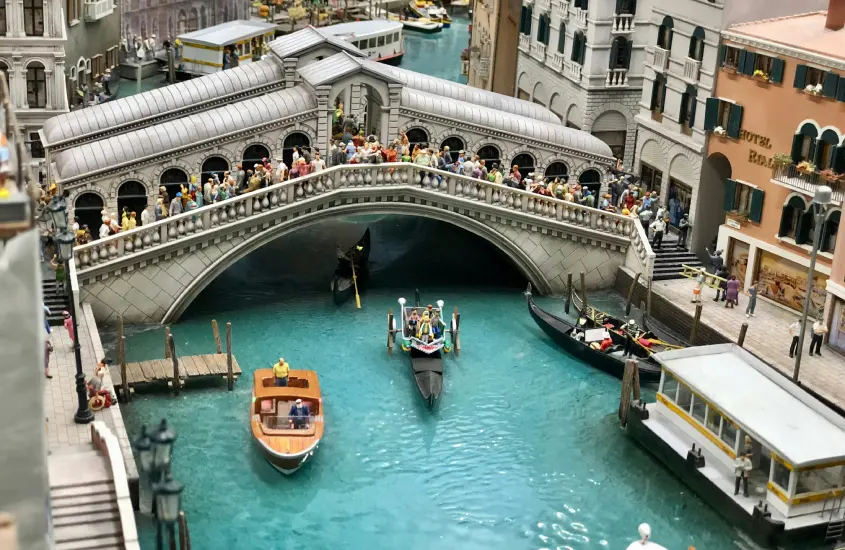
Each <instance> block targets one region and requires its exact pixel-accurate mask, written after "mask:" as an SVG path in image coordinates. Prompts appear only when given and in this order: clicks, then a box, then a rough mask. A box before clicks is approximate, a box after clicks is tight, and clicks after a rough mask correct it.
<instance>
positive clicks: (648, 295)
mask: <svg viewBox="0 0 845 550" xmlns="http://www.w3.org/2000/svg"><path fill="white" fill-rule="evenodd" d="M645 303H646V309H645V311H647V312H648V314H649V316H651V277H649V278H648V288H647V289H646V295H645Z"/></svg>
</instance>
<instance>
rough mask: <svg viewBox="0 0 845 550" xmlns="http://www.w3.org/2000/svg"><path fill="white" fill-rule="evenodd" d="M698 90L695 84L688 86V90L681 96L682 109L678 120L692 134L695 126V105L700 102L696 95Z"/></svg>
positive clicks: (684, 129)
mask: <svg viewBox="0 0 845 550" xmlns="http://www.w3.org/2000/svg"><path fill="white" fill-rule="evenodd" d="M697 95H698V91H697V90H696V89H695V86H690V85H688V86H687V89H686V91H685V92H684V94H683V95H682V96H681V111H680V113H678V122H680V123H681V129H682V130H683V132H684V133H685V134H687V135H690V134H692V127H693V126H695V106H696V103H698V101H697V99H696V97H697Z"/></svg>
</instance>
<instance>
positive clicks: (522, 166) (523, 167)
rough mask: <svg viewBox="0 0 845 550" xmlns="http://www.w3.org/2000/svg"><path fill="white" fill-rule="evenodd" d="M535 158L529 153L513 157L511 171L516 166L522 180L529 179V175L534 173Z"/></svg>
mask: <svg viewBox="0 0 845 550" xmlns="http://www.w3.org/2000/svg"><path fill="white" fill-rule="evenodd" d="M534 164H535V161H534V157H533V156H532V155H530V154H528V153H520V154H518V155H517V156H515V157H513V160H512V161H511V170H513V167H514V166H518V167H519V173H520V174H522V179H525V178H527V177H528V174H530V173H532V172H534Z"/></svg>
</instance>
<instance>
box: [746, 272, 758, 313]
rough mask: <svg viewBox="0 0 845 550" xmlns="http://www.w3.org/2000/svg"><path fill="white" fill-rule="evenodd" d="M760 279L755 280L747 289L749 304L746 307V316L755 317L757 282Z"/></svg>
mask: <svg viewBox="0 0 845 550" xmlns="http://www.w3.org/2000/svg"><path fill="white" fill-rule="evenodd" d="M758 282H759V281H754V282H753V283H752V284H751V286H750V287H748V290H746V291H745V295H746V296H748V306H746V308H745V316H746V317H754V308H755V307H757V283H758Z"/></svg>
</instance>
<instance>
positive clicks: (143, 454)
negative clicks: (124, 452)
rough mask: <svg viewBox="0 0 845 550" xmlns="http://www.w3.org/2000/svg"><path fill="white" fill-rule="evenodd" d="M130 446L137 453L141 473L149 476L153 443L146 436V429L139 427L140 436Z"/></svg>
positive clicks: (151, 467) (151, 465) (151, 466)
mask: <svg viewBox="0 0 845 550" xmlns="http://www.w3.org/2000/svg"><path fill="white" fill-rule="evenodd" d="M132 446H133V447H135V450H136V451H138V460H139V461H140V462H141V471H142V472H144V473H145V474H149V473H150V472H151V471H152V469H153V442H152V441H150V436H149V435H147V427H146V426H141V434H140V435H139V436H138V437H136V438H135V440H134V441H132Z"/></svg>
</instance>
